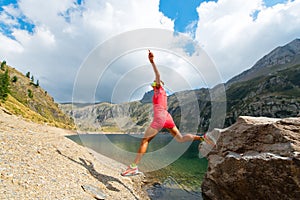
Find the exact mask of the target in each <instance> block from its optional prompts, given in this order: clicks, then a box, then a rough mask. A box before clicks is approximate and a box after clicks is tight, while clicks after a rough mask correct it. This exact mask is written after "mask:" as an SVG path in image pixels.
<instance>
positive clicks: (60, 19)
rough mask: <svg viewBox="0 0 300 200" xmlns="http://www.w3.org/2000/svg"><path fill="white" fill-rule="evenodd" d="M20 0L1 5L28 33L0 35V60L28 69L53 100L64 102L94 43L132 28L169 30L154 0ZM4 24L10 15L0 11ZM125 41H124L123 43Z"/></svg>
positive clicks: (13, 30) (168, 20) (70, 93)
mask: <svg viewBox="0 0 300 200" xmlns="http://www.w3.org/2000/svg"><path fill="white" fill-rule="evenodd" d="M76 2H77V1H74V0H51V1H47V2H45V1H40V0H20V1H19V2H18V7H12V6H9V7H7V8H6V10H7V12H9V13H10V15H15V17H18V16H20V15H21V14H22V16H25V17H26V20H27V21H29V22H30V23H33V24H34V25H35V27H34V30H33V33H28V32H27V31H26V30H21V29H18V27H17V28H16V27H15V28H12V29H11V30H12V35H13V36H14V37H15V38H16V40H13V39H11V38H9V37H7V36H5V35H2V34H1V35H0V42H1V46H0V55H1V58H0V59H1V60H6V61H7V63H8V64H9V65H11V66H13V67H16V68H17V69H19V70H20V71H21V72H23V73H26V72H27V71H30V72H31V73H32V74H33V75H34V76H35V78H36V79H40V84H41V86H42V87H43V88H45V89H46V90H47V91H48V92H49V93H50V94H51V95H52V96H54V98H55V100H56V101H70V100H71V97H72V89H73V88H72V86H73V82H74V79H75V76H76V73H77V70H78V68H79V67H80V65H81V63H82V62H83V61H84V59H85V58H86V57H87V55H88V54H89V52H90V51H91V50H93V49H94V48H95V47H96V46H97V45H98V44H99V43H102V42H104V41H105V40H107V39H109V38H111V37H112V36H114V35H117V34H119V33H122V32H125V31H130V30H133V29H138V28H166V29H169V30H173V22H172V21H171V20H170V19H168V18H166V17H164V16H163V14H162V13H160V12H159V11H158V10H159V9H158V7H159V1H158V0H155V1H154V0H127V1H119V0H97V1H96V0H85V1H83V2H84V3H82V4H81V5H78V4H77V3H76ZM1 19H2V21H4V22H5V23H6V24H14V25H15V23H16V21H15V19H13V18H9V19H10V20H11V21H9V20H8V17H7V15H3V14H2V15H1V16H0V20H1ZM126 42H129V41H126Z"/></svg>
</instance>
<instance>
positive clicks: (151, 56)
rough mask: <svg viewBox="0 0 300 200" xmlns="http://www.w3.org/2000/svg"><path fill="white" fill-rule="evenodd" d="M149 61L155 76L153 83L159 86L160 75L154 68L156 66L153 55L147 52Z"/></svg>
mask: <svg viewBox="0 0 300 200" xmlns="http://www.w3.org/2000/svg"><path fill="white" fill-rule="evenodd" d="M148 58H149V61H150V63H151V65H152V67H153V71H154V74H155V81H156V85H157V86H160V73H159V71H158V69H157V67H156V64H155V63H154V55H153V53H152V52H151V51H150V50H149V55H148Z"/></svg>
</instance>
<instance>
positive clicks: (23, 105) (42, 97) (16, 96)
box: [0, 66, 75, 129]
mask: <svg viewBox="0 0 300 200" xmlns="http://www.w3.org/2000/svg"><path fill="white" fill-rule="evenodd" d="M6 68H7V69H8V71H9V76H10V78H11V80H12V78H13V77H17V81H16V82H12V81H10V87H9V88H10V95H9V96H8V99H7V100H6V101H5V102H3V101H2V102H0V105H1V107H4V108H5V109H6V110H7V111H9V112H11V113H12V114H15V115H20V116H22V117H23V118H25V119H28V120H30V121H33V122H37V123H46V124H49V125H52V126H56V127H61V128H67V129H74V128H75V125H74V122H73V120H72V119H71V118H70V117H68V116H66V115H65V114H64V113H63V112H62V111H61V110H60V109H59V107H58V104H57V103H55V102H54V100H53V98H52V97H51V96H50V95H49V94H48V93H47V92H46V91H44V90H43V89H42V88H41V87H39V86H36V85H35V84H32V82H31V80H30V79H29V78H27V77H26V76H24V75H23V74H22V73H20V72H19V71H17V70H16V69H14V68H11V67H9V66H6ZM0 73H4V71H2V70H0ZM29 90H30V91H31V92H32V95H33V97H32V98H30V97H29V95H28V91H29Z"/></svg>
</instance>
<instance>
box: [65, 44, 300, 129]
mask: <svg viewBox="0 0 300 200" xmlns="http://www.w3.org/2000/svg"><path fill="white" fill-rule="evenodd" d="M225 88H226V102H225V103H226V105H227V112H226V119H225V124H224V127H228V126H230V125H232V124H233V123H235V122H236V119H237V118H238V117H239V116H241V115H248V116H256V117H259V116H266V117H275V118H284V117H294V116H297V115H299V114H300V113H299V110H300V40H299V39H296V40H294V41H292V42H291V43H289V44H287V45H285V46H282V47H278V48H276V49H274V50H273V51H271V52H270V53H269V54H268V55H265V56H264V57H263V58H262V59H260V60H259V61H258V62H257V63H256V64H255V65H254V66H253V67H252V68H250V69H249V70H247V71H245V72H243V73H241V74H240V75H237V76H236V77H234V78H232V79H231V80H229V81H228V82H227V83H225ZM212 90H214V88H212V89H208V88H201V89H196V90H192V91H183V92H178V93H175V94H173V95H170V96H169V97H168V111H169V112H170V113H171V115H172V116H173V118H174V121H175V123H176V125H177V126H178V127H179V128H180V129H181V130H184V131H193V130H189V127H194V126H195V124H194V123H198V125H197V126H198V132H205V131H207V130H208V127H209V125H210V123H211V121H210V118H211V114H212V113H211V109H212V102H211V96H210V95H211V91H212ZM191 95H194V96H196V98H197V101H198V105H199V107H198V108H195V107H194V105H192V104H189V101H190V99H191V98H190V97H191ZM151 96H152V93H151V92H147V93H146V94H145V95H144V97H143V99H142V100H141V101H137V102H130V103H124V104H120V105H115V104H108V103H100V104H95V105H90V106H87V107H80V108H78V107H76V106H73V108H72V106H71V105H68V104H65V105H61V108H62V109H63V110H64V111H65V112H66V113H67V114H69V115H70V116H73V117H74V119H75V120H76V124H77V125H79V126H80V128H81V130H83V131H86V130H89V131H111V130H113V131H121V132H143V131H144V130H145V128H146V127H147V126H148V125H149V124H150V122H151V116H152V113H151V106H152V105H151ZM178 98H180V101H179V100H178ZM181 102H187V103H185V105H180V103H181ZM183 108H184V109H185V111H184V112H185V113H189V112H190V113H193V110H194V109H199V113H200V117H199V116H198V117H199V121H193V120H187V121H184V122H183V123H182V119H185V117H182V115H183V110H182V109H183ZM189 117H190V118H194V119H196V118H197V116H189ZM180 123H182V124H180ZM189 123H191V124H189ZM183 124H184V125H183ZM183 126H184V127H183Z"/></svg>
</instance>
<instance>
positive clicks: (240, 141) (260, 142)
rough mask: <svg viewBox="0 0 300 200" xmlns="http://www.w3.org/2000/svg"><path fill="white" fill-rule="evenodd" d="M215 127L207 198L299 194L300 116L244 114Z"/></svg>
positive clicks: (206, 182)
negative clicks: (281, 117) (250, 115)
mask: <svg viewBox="0 0 300 200" xmlns="http://www.w3.org/2000/svg"><path fill="white" fill-rule="evenodd" d="M215 131H219V133H220V134H218V135H220V137H219V138H218V141H217V145H216V146H215V148H214V149H213V150H212V151H211V152H210V153H209V154H208V161H209V163H208V171H207V173H206V176H205V178H204V180H203V183H202V192H203V196H204V199H272V200H276V199H295V200H296V199H300V118H286V119H272V118H264V117H240V118H239V119H238V120H237V122H236V123H235V124H234V125H232V126H231V127H229V128H227V129H223V130H215Z"/></svg>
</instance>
